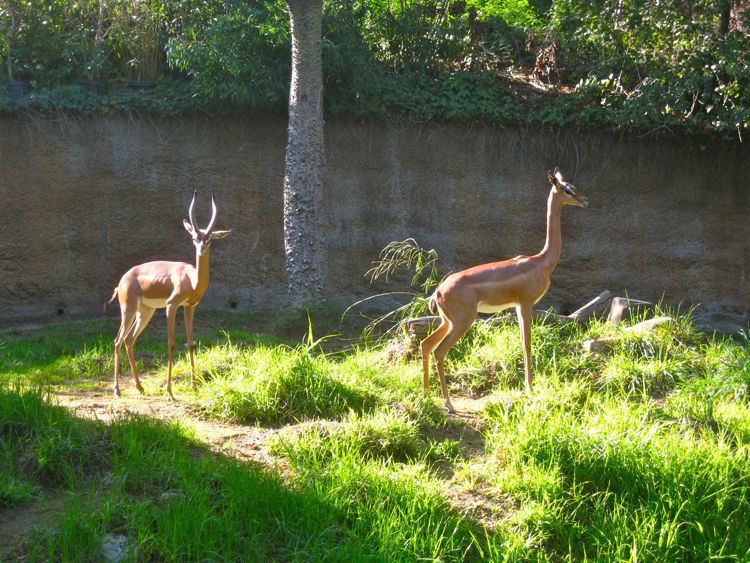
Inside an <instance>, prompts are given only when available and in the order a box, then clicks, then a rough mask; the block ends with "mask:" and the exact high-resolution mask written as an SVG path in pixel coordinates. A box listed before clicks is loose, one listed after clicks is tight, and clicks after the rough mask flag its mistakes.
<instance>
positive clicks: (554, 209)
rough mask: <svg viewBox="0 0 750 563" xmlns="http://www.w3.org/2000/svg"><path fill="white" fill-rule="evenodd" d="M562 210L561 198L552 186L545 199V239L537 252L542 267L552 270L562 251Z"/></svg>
mask: <svg viewBox="0 0 750 563" xmlns="http://www.w3.org/2000/svg"><path fill="white" fill-rule="evenodd" d="M561 212H562V200H561V198H560V197H559V195H558V192H557V191H556V190H555V189H554V188H552V190H550V193H549V199H548V200H547V241H546V242H545V244H544V248H543V249H542V251H541V252H540V253H539V255H538V256H539V258H540V259H541V261H542V263H543V265H544V269H545V270H547V271H548V272H550V273H551V272H552V271H553V270H554V269H555V266H557V263H558V262H559V261H560V253H561V251H562V233H561V231H560V214H561Z"/></svg>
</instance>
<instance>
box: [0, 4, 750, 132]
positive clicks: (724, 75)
mask: <svg viewBox="0 0 750 563" xmlns="http://www.w3.org/2000/svg"><path fill="white" fill-rule="evenodd" d="M285 10H286V7H285V3H284V1H283V0H158V1H157V0H140V1H136V2H134V1H131V0H77V1H75V2H71V1H67V0H66V1H63V0H7V1H6V2H5V4H4V6H3V8H2V11H1V12H0V34H1V36H2V37H1V38H0V56H2V57H3V59H4V62H5V65H4V66H5V68H6V73H5V74H6V76H8V78H11V77H12V78H13V79H16V80H19V79H20V80H25V81H28V82H29V83H30V84H31V86H32V87H33V89H32V90H31V91H30V92H28V93H24V94H23V95H21V96H18V97H11V96H10V95H9V94H5V92H3V93H0V111H17V110H19V109H23V108H26V107H29V106H32V107H35V108H42V109H45V108H48V109H63V110H74V111H79V112H89V113H93V112H109V111H119V110H123V111H150V112H157V113H166V114H180V113H189V112H194V111H210V112H227V111H242V112H255V113H277V114H279V115H283V114H284V113H285V112H286V107H287V99H288V92H289V77H290V55H289V53H290V32H289V18H288V16H287V14H286V12H285ZM322 53H323V69H324V77H325V78H324V80H325V83H324V98H325V110H326V112H327V113H328V114H329V115H335V114H344V115H353V116H358V117H377V118H394V117H396V118H399V119H402V118H404V117H406V118H410V119H414V120H463V121H482V122H489V123H497V124H504V125H519V124H532V125H534V124H536V125H543V126H577V127H587V128H590V127H593V128H604V129H610V130H625V131H631V132H636V133H638V134H644V133H660V132H661V133H670V132H671V133H679V134H684V135H711V136H721V137H728V138H734V139H744V138H745V137H747V136H748V134H749V133H750V2H749V1H748V0H719V1H714V0H661V1H659V2H653V1H650V0H593V1H590V0H587V1H583V0H368V1H363V0H327V1H326V2H325V3H324V16H323V44H322ZM138 80H139V81H143V80H148V81H152V82H148V83H145V84H144V83H143V82H137V83H135V86H134V84H133V81H138ZM144 85H145V86H149V88H147V89H142V88H143V86H144ZM134 87H140V88H141V89H137V90H136V89H134ZM24 92H26V91H24Z"/></svg>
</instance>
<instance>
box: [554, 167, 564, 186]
mask: <svg viewBox="0 0 750 563" xmlns="http://www.w3.org/2000/svg"><path fill="white" fill-rule="evenodd" d="M555 178H556V179H557V181H558V183H560V184H564V183H565V178H563V175H562V172H560V169H559V168H557V167H555Z"/></svg>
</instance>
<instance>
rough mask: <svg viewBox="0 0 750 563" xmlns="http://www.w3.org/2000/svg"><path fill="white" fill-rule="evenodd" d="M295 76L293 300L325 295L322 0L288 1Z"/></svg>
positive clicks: (290, 172) (288, 187) (288, 207)
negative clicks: (322, 226)
mask: <svg viewBox="0 0 750 563" xmlns="http://www.w3.org/2000/svg"><path fill="white" fill-rule="evenodd" d="M287 9H288V11H289V20H290V22H291V32H292V80H291V85H290V88H289V126H288V127H289V129H288V141H287V146H286V165H285V170H284V250H285V253H286V271H287V276H288V279H289V285H288V292H289V298H290V304H291V305H292V306H295V307H299V306H302V305H305V304H308V303H310V302H312V301H314V300H315V299H317V298H319V297H320V296H321V294H322V289H323V279H324V260H323V241H322V229H321V213H322V191H323V71H322V62H321V17H322V12H323V2H322V0H287Z"/></svg>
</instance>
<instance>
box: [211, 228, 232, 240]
mask: <svg viewBox="0 0 750 563" xmlns="http://www.w3.org/2000/svg"><path fill="white" fill-rule="evenodd" d="M231 232H232V231H231V230H229V231H212V232H211V238H212V239H216V240H218V239H222V238H224V237H226V236H229V233H231Z"/></svg>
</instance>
